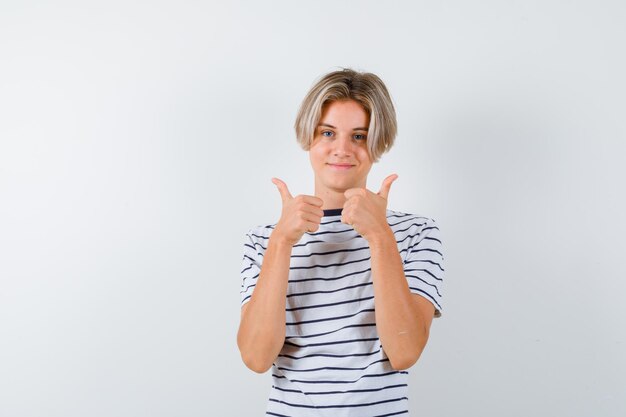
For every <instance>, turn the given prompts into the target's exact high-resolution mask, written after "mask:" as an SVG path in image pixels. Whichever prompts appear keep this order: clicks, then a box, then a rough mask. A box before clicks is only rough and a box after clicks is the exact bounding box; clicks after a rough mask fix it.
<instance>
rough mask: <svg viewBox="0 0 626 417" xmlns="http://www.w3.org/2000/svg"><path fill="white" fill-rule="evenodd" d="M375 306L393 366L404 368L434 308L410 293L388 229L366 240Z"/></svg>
mask: <svg viewBox="0 0 626 417" xmlns="http://www.w3.org/2000/svg"><path fill="white" fill-rule="evenodd" d="M369 245H370V252H371V256H372V257H371V267H372V280H373V282H374V300H375V306H376V307H375V308H376V329H377V330H378V335H379V337H380V341H381V344H382V345H383V348H384V350H385V352H386V353H387V356H388V357H389V361H390V363H391V366H392V367H393V368H394V369H397V370H400V369H407V368H410V367H411V366H413V364H415V362H417V360H418V359H419V357H420V355H421V354H422V351H423V350H424V347H425V346H426V342H427V341H428V335H429V332H430V325H431V323H432V319H433V315H434V311H435V308H434V306H433V305H432V304H431V303H430V301H428V300H427V299H425V298H424V297H422V296H421V295H419V294H413V293H411V291H410V289H409V284H408V283H407V280H406V277H405V275H404V267H403V264H402V258H401V257H400V253H399V252H398V246H397V242H396V239H395V236H394V234H393V231H392V230H391V228H389V229H386V230H385V231H384V232H383V233H381V234H379V235H376V236H375V237H373V238H372V239H370V241H369Z"/></svg>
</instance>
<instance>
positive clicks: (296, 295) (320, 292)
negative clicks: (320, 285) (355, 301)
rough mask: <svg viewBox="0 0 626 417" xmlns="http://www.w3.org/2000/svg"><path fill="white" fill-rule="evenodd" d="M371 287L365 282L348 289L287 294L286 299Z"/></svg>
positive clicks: (370, 283) (369, 283)
mask: <svg viewBox="0 0 626 417" xmlns="http://www.w3.org/2000/svg"><path fill="white" fill-rule="evenodd" d="M372 285H374V283H373V282H366V283H364V284H356V285H350V286H348V287H342V288H338V289H336V290H328V291H309V292H298V293H293V294H288V295H287V298H289V297H301V296H304V295H311V294H332V293H335V292H339V291H345V290H350V289H353V288H358V287H369V286H372Z"/></svg>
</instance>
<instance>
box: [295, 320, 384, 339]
mask: <svg viewBox="0 0 626 417" xmlns="http://www.w3.org/2000/svg"><path fill="white" fill-rule="evenodd" d="M373 326H376V323H362V324H351V325H349V326H343V327H342V328H340V329H337V330H332V331H330V332H325V333H317V334H309V335H306V336H305V335H293V336H287V337H285V340H287V339H295V338H300V339H306V338H308V337H318V336H325V335H327V334H331V333H335V332H338V331H340V330H343V329H348V328H352V327H373Z"/></svg>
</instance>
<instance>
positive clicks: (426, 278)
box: [404, 219, 444, 317]
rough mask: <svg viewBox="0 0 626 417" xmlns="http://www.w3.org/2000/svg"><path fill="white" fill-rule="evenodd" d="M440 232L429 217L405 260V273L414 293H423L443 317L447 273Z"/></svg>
mask: <svg viewBox="0 0 626 417" xmlns="http://www.w3.org/2000/svg"><path fill="white" fill-rule="evenodd" d="M442 249H443V248H442V244H441V233H440V231H439V227H438V224H437V223H436V221H435V220H433V219H427V220H426V222H425V224H424V225H423V227H422V229H421V230H420V231H419V232H418V233H416V235H415V236H413V237H412V238H411V240H410V242H409V246H408V248H407V254H406V258H405V260H404V275H405V276H406V279H407V281H408V283H409V288H410V290H411V292H412V293H413V294H420V295H421V296H423V297H425V298H426V299H427V300H428V301H430V302H431V303H432V304H433V306H434V307H435V315H434V317H441V312H442V311H443V309H442V302H441V300H442V293H441V291H442V286H443V275H444V264H443V251H442Z"/></svg>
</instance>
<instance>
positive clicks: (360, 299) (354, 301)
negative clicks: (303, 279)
mask: <svg viewBox="0 0 626 417" xmlns="http://www.w3.org/2000/svg"><path fill="white" fill-rule="evenodd" d="M373 298H374V296H373V295H372V296H371V297H365V298H357V299H356V300H348V301H337V302H336V303H328V304H314V305H310V306H303V307H294V308H286V309H285V311H296V310H306V309H309V308H321V307H329V306H338V305H341V304H350V303H358V302H359V301H365V300H371V299H373Z"/></svg>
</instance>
